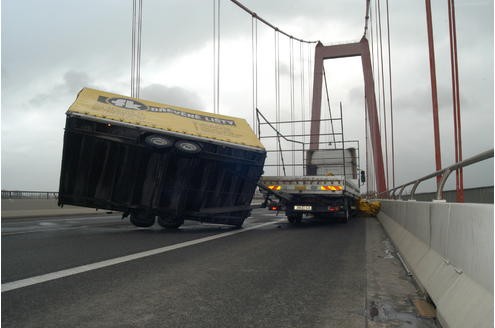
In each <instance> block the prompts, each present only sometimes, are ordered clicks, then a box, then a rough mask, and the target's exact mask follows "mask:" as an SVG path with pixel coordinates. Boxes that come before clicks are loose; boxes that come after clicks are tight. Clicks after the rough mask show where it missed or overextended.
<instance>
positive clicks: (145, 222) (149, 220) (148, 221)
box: [130, 212, 155, 228]
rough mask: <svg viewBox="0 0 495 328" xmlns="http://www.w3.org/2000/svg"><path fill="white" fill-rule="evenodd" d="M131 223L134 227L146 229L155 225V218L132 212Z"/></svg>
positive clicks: (144, 213) (143, 213)
mask: <svg viewBox="0 0 495 328" xmlns="http://www.w3.org/2000/svg"><path fill="white" fill-rule="evenodd" d="M130 220H131V223H132V224H134V225H135V226H136V227H142V228H147V227H151V226H152V225H153V224H155V216H154V215H150V214H147V213H146V212H134V213H131V219H130Z"/></svg>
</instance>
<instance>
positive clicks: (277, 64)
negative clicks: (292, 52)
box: [274, 30, 282, 175]
mask: <svg viewBox="0 0 495 328" xmlns="http://www.w3.org/2000/svg"><path fill="white" fill-rule="evenodd" d="M274 66H275V126H276V128H277V133H278V131H280V43H279V34H278V30H275V65H274ZM277 141H278V143H279V146H280V138H278V139H277ZM280 156H282V152H280ZM280 156H277V175H280Z"/></svg>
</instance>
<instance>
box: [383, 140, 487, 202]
mask: <svg viewBox="0 0 495 328" xmlns="http://www.w3.org/2000/svg"><path fill="white" fill-rule="evenodd" d="M489 158H493V148H492V149H490V150H487V151H484V152H482V153H480V154H478V155H475V156H472V157H469V158H467V159H465V160H463V161H460V162H457V163H455V164H453V165H451V166H448V167H446V168H443V169H441V170H439V171H436V172H433V173H431V174H428V175H425V176H424V177H422V178H419V179H416V180H413V181H410V182H407V183H405V184H403V185H400V186H398V187H395V188H393V189H389V190H387V191H385V192H382V193H379V194H378V195H377V196H378V198H392V199H402V193H403V192H404V190H405V188H406V187H408V186H412V188H411V192H410V194H409V199H410V200H414V194H415V193H416V189H417V188H418V186H419V184H420V183H421V182H423V181H426V180H429V179H432V178H436V177H438V176H441V177H442V178H441V180H440V183H439V184H438V186H437V190H436V198H435V199H436V200H443V188H444V187H445V182H447V179H448V177H449V176H450V174H451V173H452V172H453V171H455V170H457V169H460V168H463V167H466V166H469V165H472V164H475V163H478V162H481V161H484V160H487V159H489ZM397 191H398V192H399V193H398V194H397V195H396V192H397Z"/></svg>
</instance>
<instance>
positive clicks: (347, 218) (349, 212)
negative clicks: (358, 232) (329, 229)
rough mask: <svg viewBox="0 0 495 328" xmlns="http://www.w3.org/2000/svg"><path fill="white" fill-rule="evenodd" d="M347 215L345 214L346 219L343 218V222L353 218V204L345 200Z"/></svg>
mask: <svg viewBox="0 0 495 328" xmlns="http://www.w3.org/2000/svg"><path fill="white" fill-rule="evenodd" d="M344 213H345V214H344V215H345V216H344V219H343V222H344V223H349V221H350V220H351V217H352V215H351V205H350V204H348V202H345V212H344Z"/></svg>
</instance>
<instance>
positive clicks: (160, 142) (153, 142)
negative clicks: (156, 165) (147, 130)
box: [144, 134, 174, 149]
mask: <svg viewBox="0 0 495 328" xmlns="http://www.w3.org/2000/svg"><path fill="white" fill-rule="evenodd" d="M144 142H145V143H146V144H147V145H149V146H151V147H153V148H158V149H163V148H170V147H172V145H173V144H174V141H173V140H172V139H170V138H167V137H163V136H159V135H158V134H152V135H149V136H147V137H146V138H145V139H144Z"/></svg>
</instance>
